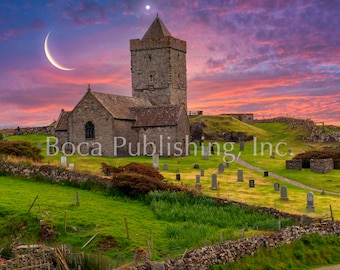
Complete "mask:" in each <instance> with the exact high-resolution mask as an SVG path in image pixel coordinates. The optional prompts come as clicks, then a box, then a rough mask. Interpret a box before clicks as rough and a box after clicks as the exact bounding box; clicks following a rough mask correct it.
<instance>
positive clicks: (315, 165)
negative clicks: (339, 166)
mask: <svg viewBox="0 0 340 270" xmlns="http://www.w3.org/2000/svg"><path fill="white" fill-rule="evenodd" d="M333 169H334V162H333V159H331V158H325V159H311V160H310V170H311V171H312V172H316V173H328V172H330V171H331V170H333Z"/></svg>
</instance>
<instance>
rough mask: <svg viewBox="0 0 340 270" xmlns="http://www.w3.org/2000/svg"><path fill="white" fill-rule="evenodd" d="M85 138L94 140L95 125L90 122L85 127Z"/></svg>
mask: <svg viewBox="0 0 340 270" xmlns="http://www.w3.org/2000/svg"><path fill="white" fill-rule="evenodd" d="M85 138H86V139H94V124H93V123H92V122H90V121H89V122H87V123H86V125H85Z"/></svg>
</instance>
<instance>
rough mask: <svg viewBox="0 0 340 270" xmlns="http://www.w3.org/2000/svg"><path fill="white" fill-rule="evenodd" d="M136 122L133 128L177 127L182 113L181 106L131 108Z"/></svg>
mask: <svg viewBox="0 0 340 270" xmlns="http://www.w3.org/2000/svg"><path fill="white" fill-rule="evenodd" d="M130 110H131V112H132V114H133V115H134V116H135V119H136V122H135V123H134V125H133V127H161V126H175V125H177V123H178V121H179V117H180V113H181V108H180V107H179V106H157V107H144V108H130Z"/></svg>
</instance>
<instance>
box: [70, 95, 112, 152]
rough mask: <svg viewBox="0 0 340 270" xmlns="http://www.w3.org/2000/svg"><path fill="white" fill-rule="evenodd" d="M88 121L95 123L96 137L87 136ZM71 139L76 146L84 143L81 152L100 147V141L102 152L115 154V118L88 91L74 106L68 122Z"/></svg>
mask: <svg viewBox="0 0 340 270" xmlns="http://www.w3.org/2000/svg"><path fill="white" fill-rule="evenodd" d="M87 122H92V123H93V124H94V139H87V138H86V136H85V125H86V123H87ZM68 130H69V140H70V142H72V143H73V144H75V145H76V146H77V145H79V144H83V146H82V149H81V152H82V153H86V152H89V150H90V148H98V144H97V143H100V145H101V148H102V154H103V155H104V156H109V155H112V154H113V147H112V141H113V119H112V116H111V115H110V114H109V113H108V112H107V110H105V109H104V108H103V106H102V105H101V104H100V103H99V102H98V101H97V100H96V99H95V98H94V97H93V96H92V94H91V93H90V92H88V93H87V94H86V95H85V96H84V98H83V99H82V101H81V102H80V103H79V104H78V105H77V106H76V107H75V108H74V110H73V112H72V113H71V115H70V116H69V122H68Z"/></svg>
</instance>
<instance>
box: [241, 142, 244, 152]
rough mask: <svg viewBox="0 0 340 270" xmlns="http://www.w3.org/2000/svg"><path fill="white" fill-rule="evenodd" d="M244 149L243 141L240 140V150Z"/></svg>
mask: <svg viewBox="0 0 340 270" xmlns="http://www.w3.org/2000/svg"><path fill="white" fill-rule="evenodd" d="M243 150H244V142H240V151H243Z"/></svg>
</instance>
